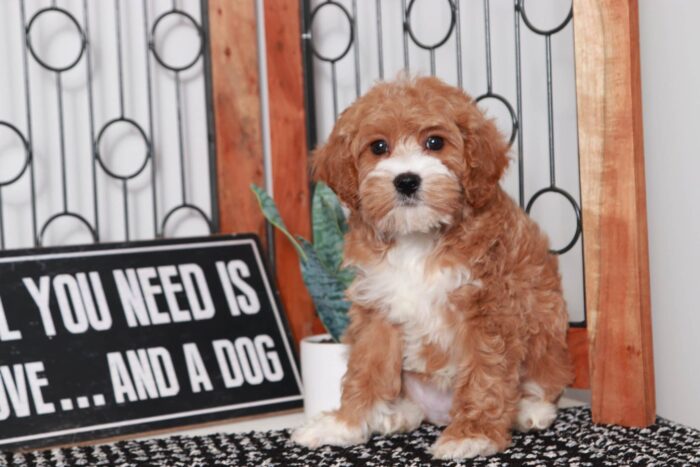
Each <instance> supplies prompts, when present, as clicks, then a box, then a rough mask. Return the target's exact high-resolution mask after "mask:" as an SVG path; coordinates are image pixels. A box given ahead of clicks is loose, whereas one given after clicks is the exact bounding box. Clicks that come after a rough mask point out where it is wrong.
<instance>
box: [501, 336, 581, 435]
mask: <svg viewBox="0 0 700 467" xmlns="http://www.w3.org/2000/svg"><path fill="white" fill-rule="evenodd" d="M538 338H539V339H548V342H547V344H546V345H543V346H541V347H540V348H543V349H546V351H545V352H543V353H542V354H541V355H536V356H535V355H531V356H530V358H529V359H528V360H527V361H526V363H525V371H526V376H525V378H524V379H523V382H522V385H521V387H520V388H521V394H522V395H521V399H520V401H519V402H518V414H517V416H516V418H515V422H514V426H515V428H516V429H517V430H518V431H522V432H527V431H530V430H545V429H547V428H549V427H550V425H551V424H552V423H553V422H554V419H555V418H556V417H557V401H558V400H559V397H560V396H561V394H562V392H563V391H564V388H565V387H566V386H567V385H568V384H570V383H571V381H572V379H573V373H572V368H571V363H570V359H569V353H568V350H567V348H566V344H565V343H564V340H563V339H556V338H554V337H552V336H546V335H544V336H540V337H538Z"/></svg>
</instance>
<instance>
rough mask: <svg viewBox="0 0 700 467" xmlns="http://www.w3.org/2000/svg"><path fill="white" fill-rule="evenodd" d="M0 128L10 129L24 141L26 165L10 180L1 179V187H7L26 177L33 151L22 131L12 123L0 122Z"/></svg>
mask: <svg viewBox="0 0 700 467" xmlns="http://www.w3.org/2000/svg"><path fill="white" fill-rule="evenodd" d="M0 126H4V127H6V128H9V129H10V131H12V132H13V133H14V134H16V135H17V137H18V138H19V139H20V140H21V141H22V146H24V164H22V168H20V169H19V172H17V174H15V175H13V176H12V177H10V178H8V179H7V180H1V179H0V187H3V186H7V185H12V184H13V183H15V182H16V181H17V180H19V178H20V177H21V176H22V175H24V172H26V170H27V167H29V162H31V160H32V151H31V150H30V149H29V142H28V141H27V139H26V138H25V137H24V135H23V134H22V132H21V131H19V129H18V128H17V127H16V126H14V125H13V124H11V123H8V122H5V121H2V120H0Z"/></svg>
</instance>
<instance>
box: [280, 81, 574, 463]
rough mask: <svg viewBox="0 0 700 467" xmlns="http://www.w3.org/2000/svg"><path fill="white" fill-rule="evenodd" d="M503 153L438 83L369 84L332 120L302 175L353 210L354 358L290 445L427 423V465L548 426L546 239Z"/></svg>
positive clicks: (561, 363) (557, 300)
mask: <svg viewBox="0 0 700 467" xmlns="http://www.w3.org/2000/svg"><path fill="white" fill-rule="evenodd" d="M429 138H433V142H434V141H435V138H438V139H439V141H441V142H442V144H438V145H436V144H433V147H432V148H429V147H428V146H429V145H428V143H427V140H428V139H429ZM377 141H384V142H386V149H387V150H386V152H385V153H382V154H379V155H377V154H375V152H377V151H375V149H376V148H375V145H374V144H373V143H376V142H377ZM438 146H440V147H439V149H436V147H438ZM507 151H508V145H507V144H506V142H505V140H504V138H503V136H502V135H501V134H500V133H499V131H498V130H497V129H496V126H495V125H494V123H493V122H492V121H491V120H489V119H487V118H486V117H485V116H484V115H483V113H482V112H481V111H480V110H479V109H478V108H477V106H476V103H475V102H474V100H473V99H472V98H471V97H469V96H468V95H467V94H465V93H464V92H462V91H461V90H459V89H457V88H454V87H452V86H448V85H446V84H444V83H443V82H441V81H440V80H438V79H435V78H417V79H401V80H398V81H395V82H388V83H380V84H378V85H376V86H375V87H374V88H373V89H371V90H370V91H369V92H368V93H367V94H365V95H364V96H363V97H361V98H360V99H359V100H358V101H356V102H355V103H354V104H353V105H352V106H351V107H350V108H348V109H347V110H346V111H345V112H343V114H342V115H341V116H340V118H339V120H338V122H337V124H336V126H335V128H334V129H333V131H332V133H331V135H330V137H329V139H328V141H327V142H326V144H325V145H323V146H322V147H320V148H319V149H318V150H317V151H316V152H315V154H314V169H315V175H316V177H317V178H318V179H321V180H323V181H325V182H326V183H327V184H328V185H329V186H330V187H331V188H332V189H333V190H334V191H335V193H336V194H337V195H338V197H339V198H340V199H341V200H342V202H343V203H344V204H345V205H346V206H347V207H348V208H349V210H350V215H349V219H348V222H349V226H350V230H349V232H348V234H347V236H346V239H345V263H346V264H347V265H348V266H352V267H354V268H356V270H357V277H356V279H355V281H354V282H353V284H352V285H351V287H350V289H349V290H348V297H349V299H350V300H351V301H352V308H351V310H350V315H351V323H350V326H349V328H348V330H347V332H346V334H345V336H344V340H345V342H347V343H348V344H350V346H351V350H350V355H349V364H348V370H347V373H346V375H345V377H344V380H343V394H342V403H341V407H340V409H338V410H337V411H335V412H330V413H325V414H323V415H322V416H320V417H319V418H317V419H315V420H311V421H309V422H308V423H307V424H306V425H305V426H303V427H301V428H299V429H298V430H297V431H296V432H295V433H294V435H293V439H294V440H295V441H297V442H299V443H301V444H304V445H307V446H310V447H315V446H319V445H322V444H336V445H349V444H354V443H359V442H362V441H364V440H366V439H367V438H368V436H369V435H370V434H371V433H372V432H382V433H389V432H392V431H397V430H410V429H413V428H415V427H416V426H417V425H418V424H420V423H421V421H423V420H424V419H425V420H429V421H432V422H434V423H438V424H445V425H447V426H446V428H445V429H444V431H443V433H442V435H441V436H440V438H439V439H438V440H437V442H436V443H435V445H434V446H433V448H432V452H433V454H434V456H435V457H439V458H465V457H475V456H478V455H490V454H493V453H495V452H498V451H501V450H504V449H505V448H507V447H508V446H509V444H510V440H511V435H510V431H511V429H512V428H517V429H520V430H529V429H543V428H546V427H548V426H549V424H551V422H552V421H553V420H554V417H555V416H556V407H555V405H554V404H555V403H556V401H557V399H558V398H559V396H560V394H561V393H562V391H563V389H564V388H565V387H566V385H567V384H569V383H570V382H571V380H572V371H571V365H570V360H569V354H568V351H567V346H566V331H567V325H568V324H567V320H568V317H567V312H566V305H565V302H564V299H563V297H562V289H561V281H560V276H559V273H558V268H557V259H556V258H555V257H554V256H553V255H551V254H550V253H548V240H547V238H546V237H545V236H544V234H543V233H542V232H541V231H540V230H539V228H538V227H537V225H536V224H535V223H534V222H533V221H532V220H531V219H530V218H528V217H527V215H526V214H525V213H524V212H523V211H522V210H521V209H520V208H519V207H518V206H517V205H516V203H515V202H514V201H513V200H512V199H511V198H510V197H509V196H508V195H507V194H506V193H505V192H504V191H503V190H502V189H501V187H500V185H499V180H500V178H501V176H502V175H503V173H504V171H505V169H506V167H507V165H508V158H507ZM406 173H410V174H415V175H418V177H419V180H420V181H419V183H420V185H419V187H418V189H417V191H416V192H415V193H413V194H412V195H411V196H405V195H404V194H402V193H400V192H399V190H398V188H397V187H398V185H397V184H396V179H397V177H398V176H399V175H402V174H406Z"/></svg>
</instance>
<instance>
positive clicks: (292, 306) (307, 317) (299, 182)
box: [264, 0, 324, 342]
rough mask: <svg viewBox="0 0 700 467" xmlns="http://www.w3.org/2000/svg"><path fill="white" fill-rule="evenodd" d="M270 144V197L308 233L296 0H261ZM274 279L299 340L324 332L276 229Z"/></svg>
mask: <svg viewBox="0 0 700 467" xmlns="http://www.w3.org/2000/svg"><path fill="white" fill-rule="evenodd" d="M264 11H265V40H266V48H267V51H266V53H267V70H268V71H267V74H268V93H269V101H270V109H269V111H270V139H271V141H270V150H271V155H272V178H273V187H274V188H273V190H274V198H275V201H276V202H277V206H278V208H279V211H280V214H281V215H282V218H283V219H284V220H285V223H286V224H287V227H288V228H289V230H290V231H291V232H292V233H294V234H296V235H301V236H303V237H305V238H307V239H310V238H311V219H310V205H309V203H310V201H309V200H310V194H309V165H308V154H309V149H308V148H307V144H306V117H305V108H304V81H303V79H304V78H303V70H302V58H301V57H302V54H301V26H300V20H301V17H300V11H299V2H298V1H297V0H275V1H267V2H265V8H264ZM275 257H276V273H277V283H278V285H279V288H280V295H281V297H282V302H283V303H284V305H285V309H286V311H287V317H288V319H289V322H290V325H291V328H292V332H293V334H294V337H295V339H296V341H297V342H298V341H299V340H300V339H302V338H303V337H305V336H308V335H311V334H318V333H321V332H324V328H323V326H322V325H321V323H320V321H319V320H318V318H317V316H316V313H315V312H314V308H313V303H312V301H311V297H310V296H309V294H308V292H307V291H306V287H305V286H304V282H303V280H302V278H301V272H300V269H299V259H298V257H297V254H296V252H295V250H294V248H293V247H292V246H291V245H290V243H289V242H288V241H287V240H286V238H284V236H283V235H281V234H280V233H279V232H277V233H276V234H275Z"/></svg>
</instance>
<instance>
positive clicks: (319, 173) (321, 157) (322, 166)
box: [312, 112, 359, 210]
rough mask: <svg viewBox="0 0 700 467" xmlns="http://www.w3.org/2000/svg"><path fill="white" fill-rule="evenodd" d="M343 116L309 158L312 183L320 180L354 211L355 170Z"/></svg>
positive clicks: (345, 116) (356, 184) (355, 199)
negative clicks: (324, 141) (310, 158)
mask: <svg viewBox="0 0 700 467" xmlns="http://www.w3.org/2000/svg"><path fill="white" fill-rule="evenodd" d="M347 118H348V115H347V112H344V114H343V115H341V117H340V119H339V120H338V122H337V123H336V125H335V127H334V128H333V131H332V132H331V135H330V136H329V137H328V140H327V141H326V143H325V144H323V145H322V146H320V147H318V148H316V150H314V152H313V156H312V170H313V177H314V179H315V180H322V181H323V182H325V183H326V185H328V186H329V187H330V188H331V190H333V191H334V192H335V194H336V195H338V198H340V201H342V202H343V203H344V204H345V205H346V206H347V207H348V208H350V209H351V210H356V209H357V208H358V203H359V197H358V193H357V191H358V176H357V167H356V166H355V160H354V157H353V154H352V148H351V142H352V135H351V134H350V132H348V131H346V125H348V123H347V122H346V121H345V120H346V119H347Z"/></svg>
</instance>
